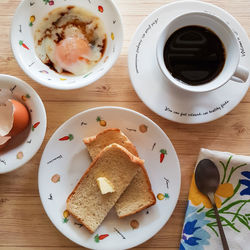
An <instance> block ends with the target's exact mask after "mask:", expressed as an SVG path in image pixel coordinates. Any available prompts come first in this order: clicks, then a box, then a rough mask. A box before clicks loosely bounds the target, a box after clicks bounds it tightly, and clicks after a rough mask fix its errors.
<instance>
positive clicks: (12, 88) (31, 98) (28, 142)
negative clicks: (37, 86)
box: [0, 74, 47, 174]
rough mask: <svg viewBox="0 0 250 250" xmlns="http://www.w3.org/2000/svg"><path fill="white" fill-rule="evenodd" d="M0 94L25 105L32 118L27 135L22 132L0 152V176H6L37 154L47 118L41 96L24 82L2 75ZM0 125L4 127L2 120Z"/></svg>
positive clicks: (0, 78)
mask: <svg viewBox="0 0 250 250" xmlns="http://www.w3.org/2000/svg"><path fill="white" fill-rule="evenodd" d="M0 92H1V94H2V93H4V97H5V98H8V99H12V100H13V99H14V100H16V101H18V102H19V103H21V104H23V105H24V106H25V107H26V108H27V111H28V113H29V117H30V119H29V126H28V127H27V128H26V129H25V132H24V133H25V134H23V132H22V134H19V135H16V136H15V137H14V136H13V138H11V140H10V142H9V143H8V144H7V146H6V147H5V148H3V149H1V150H0V174H4V173H7V172H10V171H13V170H15V169H17V168H19V167H21V166H22V165H24V164H25V163H27V162H28V161H29V160H30V159H31V158H32V157H33V156H34V155H35V154H36V152H37V151H38V149H39V148H40V146H41V144H42V142H43V139H44V136H45V132H46V126H47V118H46V112H45V108H44V105H43V102H42V100H41V99H40V97H39V95H38V94H37V93H36V92H35V90H34V89H33V88H32V87H30V86H29V85H28V84H27V83H25V82H23V81H22V80H20V79H18V78H15V77H13V76H9V75H1V74H0ZM3 99H4V98H3ZM1 101H3V100H1ZM0 104H1V102H0ZM0 125H1V127H2V126H3V121H2V120H0ZM20 135H21V136H22V138H21V140H20ZM18 136H19V137H18Z"/></svg>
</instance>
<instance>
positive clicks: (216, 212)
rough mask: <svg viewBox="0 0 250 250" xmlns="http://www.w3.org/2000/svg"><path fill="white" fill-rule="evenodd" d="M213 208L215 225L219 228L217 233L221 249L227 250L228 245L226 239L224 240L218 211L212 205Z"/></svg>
mask: <svg viewBox="0 0 250 250" xmlns="http://www.w3.org/2000/svg"><path fill="white" fill-rule="evenodd" d="M213 208H214V213H215V216H216V220H217V224H218V227H219V232H220V237H221V241H222V245H223V249H224V250H229V247H228V244H227V239H226V236H225V234H224V230H223V227H222V225H221V221H220V216H219V213H218V209H217V207H216V205H215V204H213Z"/></svg>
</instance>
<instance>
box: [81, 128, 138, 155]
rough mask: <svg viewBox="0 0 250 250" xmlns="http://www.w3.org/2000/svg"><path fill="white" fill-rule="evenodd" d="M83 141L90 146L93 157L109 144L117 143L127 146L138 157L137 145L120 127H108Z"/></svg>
mask: <svg viewBox="0 0 250 250" xmlns="http://www.w3.org/2000/svg"><path fill="white" fill-rule="evenodd" d="M83 142H84V143H85V145H86V146H87V148H88V151H89V155H90V157H91V159H92V160H93V159H95V158H96V156H97V155H98V154H99V153H100V152H101V151H102V150H103V149H104V148H105V147H107V146H108V145H110V144H112V143H117V144H119V145H121V146H123V147H124V148H126V149H127V150H128V151H129V152H130V153H131V154H133V155H135V156H137V157H138V153H137V150H136V148H135V146H134V145H133V144H132V143H131V141H130V140H129V139H128V137H127V136H126V135H124V134H123V133H122V132H121V130H120V129H119V128H109V129H106V130H104V131H102V132H100V133H99V134H97V135H96V136H91V137H87V138H84V139H83Z"/></svg>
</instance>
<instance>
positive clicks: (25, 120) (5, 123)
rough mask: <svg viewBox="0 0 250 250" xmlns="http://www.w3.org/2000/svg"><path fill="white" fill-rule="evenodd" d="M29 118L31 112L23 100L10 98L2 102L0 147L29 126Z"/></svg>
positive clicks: (0, 105)
mask: <svg viewBox="0 0 250 250" xmlns="http://www.w3.org/2000/svg"><path fill="white" fill-rule="evenodd" d="M29 120H30V116H29V112H28V110H27V108H26V107H25V106H24V105H23V104H22V103H21V102H19V101H17V100H13V99H9V100H7V101H6V102H5V103H2V104H0V149H2V148H3V147H5V146H6V145H7V143H8V141H9V140H10V139H11V138H14V137H15V136H16V135H17V134H19V133H21V132H22V131H23V130H24V129H25V128H26V127H27V126H28V124H29Z"/></svg>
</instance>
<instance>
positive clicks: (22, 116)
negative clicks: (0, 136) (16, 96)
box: [8, 99, 30, 137]
mask: <svg viewBox="0 0 250 250" xmlns="http://www.w3.org/2000/svg"><path fill="white" fill-rule="evenodd" d="M10 101H11V102H12V104H13V106H14V114H13V115H14V121H13V127H12V129H11V131H10V133H9V134H8V135H9V136H11V137H13V136H15V135H17V134H19V133H20V132H22V131H23V130H24V129H25V128H26V127H27V126H28V124H29V120H30V116H29V112H28V110H27V108H26V107H25V106H24V105H23V104H22V103H21V102H19V101H16V100H13V99H11V100H10Z"/></svg>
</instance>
